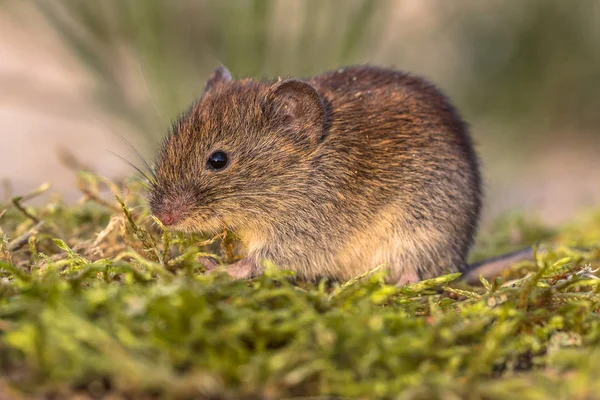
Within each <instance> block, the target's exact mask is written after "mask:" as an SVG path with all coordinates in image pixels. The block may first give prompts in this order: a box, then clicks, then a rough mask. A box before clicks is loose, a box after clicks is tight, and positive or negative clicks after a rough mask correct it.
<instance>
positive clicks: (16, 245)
mask: <svg viewBox="0 0 600 400" xmlns="http://www.w3.org/2000/svg"><path fill="white" fill-rule="evenodd" d="M43 225H44V221H38V223H37V224H35V225H34V226H32V227H31V228H30V229H29V230H28V231H27V232H25V233H24V234H22V235H21V236H19V237H18V238H16V239H14V240H13V241H11V242H10V243H9V245H8V251H11V252H13V251H17V250H19V249H20V248H21V247H23V246H25V245H26V244H27V243H28V242H29V238H30V237H32V236H33V235H37V234H38V233H39V230H40V228H41V227H42V226H43Z"/></svg>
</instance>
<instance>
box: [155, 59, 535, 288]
mask: <svg viewBox="0 0 600 400" xmlns="http://www.w3.org/2000/svg"><path fill="white" fill-rule="evenodd" d="M479 169H480V167H479V160H478V156H477V154H476V152H475V150H474V146H473V143H472V140H471V137H470V135H469V132H468V129H467V126H466V124H465V122H464V121H463V120H462V118H461V117H460V116H459V114H458V112H457V110H456V109H455V107H454V106H453V105H452V104H451V103H450V101H449V99H448V98H447V97H446V96H445V95H444V94H443V93H442V92H441V91H440V90H439V89H438V88H437V87H436V86H434V85H433V84H432V83H430V82H428V81H427V80H425V79H424V78H422V77H419V76H416V75H412V74H409V73H406V72H402V71H398V70H393V69H387V68H382V67H375V66H351V67H346V68H341V69H337V70H334V71H330V72H326V73H324V74H322V75H318V76H315V77H312V78H308V79H296V78H290V79H278V80H253V79H249V78H245V79H239V80H234V79H233V78H232V76H231V74H230V73H229V71H228V70H227V68H225V67H224V66H220V67H218V68H217V69H216V70H215V71H214V73H213V74H212V75H211V77H210V78H209V80H208V82H207V83H206V86H205V88H204V92H203V94H202V97H201V98H200V99H199V100H198V101H197V102H195V103H194V104H193V105H192V106H191V107H190V108H189V110H188V111H187V112H186V113H185V114H183V115H182V116H181V117H180V118H179V119H178V120H177V121H176V123H175V124H174V126H173V128H172V130H171V132H170V133H169V134H168V135H167V137H166V139H165V140H164V142H163V144H162V146H161V148H160V150H159V152H158V154H157V157H156V160H155V163H154V170H153V175H154V179H153V182H151V190H150V193H149V203H150V207H151V211H152V213H153V214H154V215H155V216H157V218H158V219H159V220H160V221H161V222H162V223H163V224H164V225H165V226H166V227H167V228H168V229H172V230H178V231H188V232H194V231H203V232H212V233H217V232H220V231H222V230H223V229H224V228H227V229H229V230H231V231H233V232H234V233H236V234H237V235H238V236H239V237H240V239H241V240H242V242H244V243H245V244H246V246H247V248H248V255H247V257H246V258H244V259H243V260H241V261H238V262H236V263H234V264H232V265H230V266H228V267H227V271H228V272H229V274H230V275H231V276H233V277H235V278H239V279H245V278H251V277H254V276H256V275H257V274H260V273H261V271H262V270H263V261H264V260H269V261H271V262H272V263H274V264H275V265H277V266H278V267H281V268H284V269H291V270H293V271H295V272H296V274H297V275H298V276H300V277H303V278H307V279H314V278H318V277H331V278H335V279H338V280H348V279H351V278H353V277H356V276H357V275H360V274H361V273H364V272H367V271H369V270H372V269H373V268H375V267H377V266H379V265H382V264H385V266H386V268H387V269H388V271H389V274H388V279H389V281H390V282H393V283H397V284H405V283H409V282H416V281H419V280H421V279H425V278H431V277H435V276H437V275H439V274H441V273H442V272H449V271H462V272H467V271H469V269H470V267H469V266H468V265H467V263H466V261H465V260H466V257H467V253H468V251H469V249H470V247H471V245H472V244H473V239H474V236H475V233H476V230H477V225H478V220H479V218H480V212H481V204H482V180H481V175H480V170H479ZM528 254H529V253H528ZM517 256H518V257H522V256H523V253H522V252H521V253H518V255H517ZM513 259H514V257H513ZM209 264H210V263H209ZM214 266H215V265H211V267H214ZM471 269H472V268H471Z"/></svg>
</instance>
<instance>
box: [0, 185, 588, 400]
mask: <svg viewBox="0 0 600 400" xmlns="http://www.w3.org/2000/svg"><path fill="white" fill-rule="evenodd" d="M79 183H80V187H81V188H82V191H83V192H84V193H85V199H84V201H83V202H82V204H80V205H77V206H66V205H65V204H63V203H62V202H61V200H60V199H58V198H52V199H51V200H49V201H48V203H47V204H46V205H45V206H41V207H35V208H27V207H25V206H23V202H24V200H27V198H28V197H31V196H26V197H25V198H24V199H23V198H21V199H19V198H16V199H13V201H12V203H10V204H9V203H7V204H5V205H4V206H0V212H2V210H6V211H5V212H4V215H2V217H0V227H2V231H0V243H1V247H0V254H1V255H0V257H1V258H0V277H1V283H0V371H1V373H2V378H1V380H0V393H2V394H1V395H0V398H2V399H4V398H8V399H11V398H15V399H19V398H50V397H52V398H70V397H72V396H79V397H78V398H113V399H117V398H127V399H133V398H190V399H191V398H207V399H254V398H266V399H283V398H300V397H304V396H321V397H318V398H352V399H375V398H398V399H437V398H440V399H441V398H443V399H458V398H465V399H501V398H519V399H545V398H563V399H592V398H600V353H598V352H596V351H595V349H596V348H597V346H598V345H599V343H600V317H599V314H598V309H599V305H600V280H598V278H596V277H595V275H594V271H593V270H592V268H595V267H597V266H598V265H599V263H600V213H590V214H587V215H586V216H585V217H584V218H582V219H581V220H580V221H577V222H576V223H573V224H571V225H570V226H566V227H564V228H562V229H558V230H555V231H554V230H548V229H544V228H543V227H540V226H539V225H538V224H531V223H527V222H525V220H523V219H522V218H519V217H509V218H506V219H503V220H502V221H500V222H499V223H498V225H496V227H495V228H494V229H493V230H492V231H493V234H492V235H490V236H489V237H487V238H483V239H482V240H480V244H479V246H478V248H477V249H476V251H475V252H474V254H475V257H483V256H486V255H491V254H494V253H500V252H503V251H506V250H510V249H511V248H514V247H518V246H519V245H522V244H525V243H529V242H531V241H534V240H539V239H543V242H542V246H541V247H540V249H541V250H540V252H539V253H538V254H537V258H536V261H535V262H530V263H522V264H520V265H517V266H515V267H514V268H513V269H511V270H510V271H507V272H506V273H505V274H504V276H503V278H501V279H497V280H496V281H494V282H491V283H490V282H487V281H485V280H484V281H483V282H482V284H481V285H480V286H478V287H468V286H466V285H464V284H461V283H458V282H457V280H456V279H457V278H458V274H449V275H445V276H442V277H440V278H437V279H433V280H429V281H424V282H421V283H418V284H414V285H410V286H406V287H400V288H398V287H393V286H389V285H385V284H384V283H383V275H382V273H381V271H377V270H375V271H373V273H371V274H369V275H367V276H363V277H360V278H357V279H356V280H353V281H351V282H347V283H345V284H338V283H332V282H325V281H322V282H316V283H314V282H299V281H297V280H294V279H293V276H291V274H290V273H287V272H285V271H278V270H276V269H269V270H268V271H267V273H266V274H265V275H264V276H262V277H260V278H257V279H254V280H252V281H250V282H233V281H231V280H230V279H229V278H227V277H226V276H224V275H216V274H209V275H205V274H204V268H203V266H202V265H201V264H200V263H198V262H197V261H196V258H197V256H198V255H202V254H203V253H213V254H214V253H216V254H218V255H219V256H221V257H223V258H224V259H225V260H226V261H231V260H234V259H235V258H236V257H238V254H239V253H238V249H237V247H236V242H235V239H234V238H232V237H231V235H229V234H224V235H222V236H221V237H219V238H216V239H215V238H213V239H210V238H203V237H200V236H179V235H170V234H164V233H163V232H162V230H161V228H160V226H159V225H157V224H156V223H154V222H153V221H152V220H151V219H150V217H149V215H148V210H147V209H146V207H145V205H144V201H143V198H142V197H141V196H139V195H136V194H134V193H131V191H129V190H126V188H129V189H131V188H132V187H134V184H132V183H127V184H114V183H112V182H108V181H106V180H102V179H100V178H99V177H96V176H93V175H90V174H82V175H81V176H80V181H79ZM102 187H108V188H110V189H111V190H112V191H113V192H114V194H116V195H118V196H120V197H122V198H123V199H124V200H123V201H124V203H125V204H127V206H125V207H124V208H123V209H122V208H121V207H120V206H119V204H118V203H117V202H114V204H113V202H109V201H106V200H103V197H101V196H100V194H99V190H100V189H101V188H102ZM37 194H39V193H35V195H37ZM132 213H133V214H132ZM313 398H314V397H313Z"/></svg>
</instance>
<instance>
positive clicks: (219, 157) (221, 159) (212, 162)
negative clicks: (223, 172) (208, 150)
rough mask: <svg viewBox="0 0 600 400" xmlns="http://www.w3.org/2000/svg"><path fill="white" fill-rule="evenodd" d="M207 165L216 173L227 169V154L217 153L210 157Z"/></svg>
mask: <svg viewBox="0 0 600 400" xmlns="http://www.w3.org/2000/svg"><path fill="white" fill-rule="evenodd" d="M206 165H207V166H208V168H209V169H212V170H214V171H218V170H220V169H223V168H225V167H226V166H227V154H225V152H223V151H215V152H214V153H212V154H211V155H210V157H208V161H207V162H206Z"/></svg>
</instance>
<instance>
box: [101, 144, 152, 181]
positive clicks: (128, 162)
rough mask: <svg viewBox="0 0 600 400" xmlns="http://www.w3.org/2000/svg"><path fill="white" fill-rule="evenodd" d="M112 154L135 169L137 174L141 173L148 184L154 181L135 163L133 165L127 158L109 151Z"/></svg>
mask: <svg viewBox="0 0 600 400" xmlns="http://www.w3.org/2000/svg"><path fill="white" fill-rule="evenodd" d="M108 152H109V153H110V154H112V155H113V156H115V157H118V158H119V159H120V160H121V161H123V162H125V163H127V164H128V165H129V166H130V167H132V168H134V169H135V170H136V171H137V172H139V173H140V174H141V175H142V176H143V177H144V179H146V180H147V181H148V182H153V180H152V179H150V177H148V175H146V173H145V172H144V171H142V170H141V169H140V168H138V166H137V165H135V164H134V163H132V162H131V161H129V160H128V159H126V158H125V157H122V156H120V155H119V154H117V153H115V152H112V151H110V150H109V151H108Z"/></svg>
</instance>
